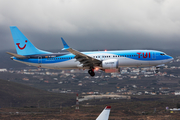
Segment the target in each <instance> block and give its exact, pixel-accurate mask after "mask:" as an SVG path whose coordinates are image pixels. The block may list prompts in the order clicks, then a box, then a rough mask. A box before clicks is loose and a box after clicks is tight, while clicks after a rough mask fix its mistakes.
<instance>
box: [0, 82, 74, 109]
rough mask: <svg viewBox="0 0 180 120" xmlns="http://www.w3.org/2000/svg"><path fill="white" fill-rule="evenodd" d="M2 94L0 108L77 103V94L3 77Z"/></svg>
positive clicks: (1, 83)
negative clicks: (40, 88)
mask: <svg viewBox="0 0 180 120" xmlns="http://www.w3.org/2000/svg"><path fill="white" fill-rule="evenodd" d="M0 96H1V97H0V108H3V107H59V106H60V105H62V106H71V105H74V104H75V94H74V95H73V94H59V93H51V92H47V91H43V90H39V89H36V88H33V87H29V86H26V85H22V84H19V83H14V82H9V81H6V80H1V79H0Z"/></svg>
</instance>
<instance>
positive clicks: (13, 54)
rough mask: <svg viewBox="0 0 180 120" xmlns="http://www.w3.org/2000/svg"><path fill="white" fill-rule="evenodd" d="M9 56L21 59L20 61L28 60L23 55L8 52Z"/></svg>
mask: <svg viewBox="0 0 180 120" xmlns="http://www.w3.org/2000/svg"><path fill="white" fill-rule="evenodd" d="M6 53H7V54H9V55H11V56H14V57H16V58H19V59H27V57H26V56H23V55H18V54H15V53H11V52H6Z"/></svg>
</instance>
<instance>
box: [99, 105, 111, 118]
mask: <svg viewBox="0 0 180 120" xmlns="http://www.w3.org/2000/svg"><path fill="white" fill-rule="evenodd" d="M110 111H111V106H106V107H105V108H104V110H103V111H102V112H101V114H100V115H99V116H98V117H97V118H96V120H108V118H109V114H110Z"/></svg>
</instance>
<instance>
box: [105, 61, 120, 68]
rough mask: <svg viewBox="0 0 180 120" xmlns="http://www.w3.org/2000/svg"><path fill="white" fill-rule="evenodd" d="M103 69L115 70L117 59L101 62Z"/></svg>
mask: <svg viewBox="0 0 180 120" xmlns="http://www.w3.org/2000/svg"><path fill="white" fill-rule="evenodd" d="M102 68H103V69H117V68H118V60H117V59H109V60H104V61H102Z"/></svg>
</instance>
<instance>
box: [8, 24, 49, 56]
mask: <svg viewBox="0 0 180 120" xmlns="http://www.w3.org/2000/svg"><path fill="white" fill-rule="evenodd" d="M10 30H11V34H12V37H13V40H14V44H15V47H16V51H17V54H19V55H35V54H48V53H50V52H46V51H42V50H39V49H37V48H36V47H35V46H34V45H33V44H32V43H31V42H30V41H29V40H28V39H27V38H26V37H25V36H24V35H23V33H22V32H21V31H20V30H19V29H18V28H17V27H16V26H10Z"/></svg>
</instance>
